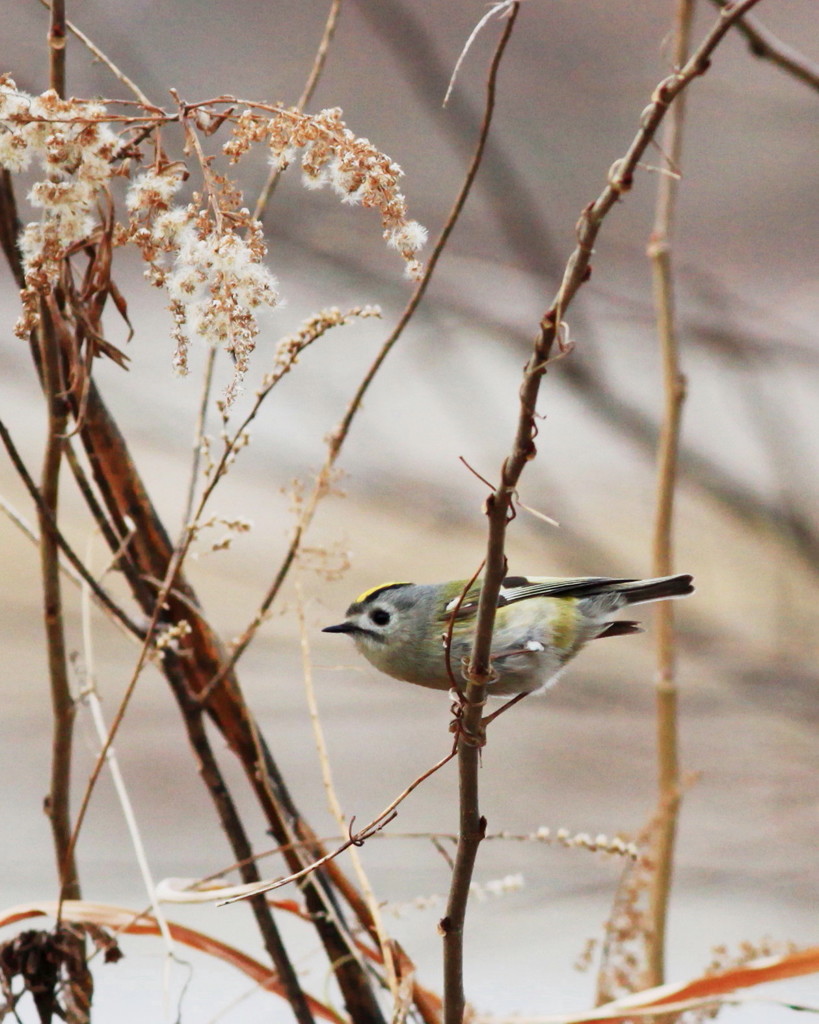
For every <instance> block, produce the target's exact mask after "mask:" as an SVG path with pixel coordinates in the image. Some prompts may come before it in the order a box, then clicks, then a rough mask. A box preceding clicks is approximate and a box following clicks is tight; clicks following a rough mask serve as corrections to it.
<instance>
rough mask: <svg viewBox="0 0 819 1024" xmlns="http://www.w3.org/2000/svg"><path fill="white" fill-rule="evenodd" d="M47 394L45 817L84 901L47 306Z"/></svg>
mask: <svg viewBox="0 0 819 1024" xmlns="http://www.w3.org/2000/svg"><path fill="white" fill-rule="evenodd" d="M38 342H39V350H40V363H41V366H42V374H43V390H44V392H45V398H46V408H47V414H48V432H47V436H46V443H45V453H44V455H43V469H42V478H41V483H40V493H41V495H42V505H41V506H38V516H39V520H40V562H41V571H42V580H43V609H44V621H45V632H46V649H47V656H48V674H49V680H50V685H51V704H52V710H53V714H54V721H53V732H52V751H51V783H50V788H49V793H48V797H47V799H46V813H47V814H48V816H49V819H50V821H51V831H52V834H53V837H54V850H55V853H56V857H57V864H58V868H59V876H60V893H61V899H71V900H78V899H80V898H81V897H80V886H79V880H78V877H77V865H76V862H75V859H74V852H73V847H72V843H71V820H70V813H69V797H70V789H71V747H72V738H73V732H74V712H75V708H74V701H73V699H72V696H71V690H70V687H69V684H68V661H67V658H66V648H65V631H64V623H63V609H62V591H61V585H60V563H59V545H58V541H57V535H56V532H55V530H54V528H53V526H52V524H54V523H56V522H57V521H58V520H57V509H58V504H59V481H60V464H61V462H62V455H63V444H64V438H65V431H66V424H67V421H68V408H67V405H66V401H65V399H64V397H63V393H64V387H63V381H62V366H61V360H60V351H59V347H58V343H57V338H56V337H55V334H54V331H53V323H52V320H51V317H50V316H49V314H48V310H47V309H46V307H45V304H43V307H42V311H41V321H40V326H39V328H38Z"/></svg>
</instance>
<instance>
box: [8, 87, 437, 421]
mask: <svg viewBox="0 0 819 1024" xmlns="http://www.w3.org/2000/svg"><path fill="white" fill-rule="evenodd" d="M225 102H226V101H225V100H224V99H222V100H219V101H214V104H216V105H218V104H219V103H225ZM259 109H262V110H264V111H265V113H264V115H261V114H259V113H258V110H259ZM271 114H272V116H271ZM226 120H228V121H230V122H231V123H232V124H233V135H232V137H231V139H230V140H229V141H228V142H227V143H226V144H225V145H224V147H223V150H224V153H225V154H226V155H227V156H228V157H229V159H230V161H231V162H232V163H236V162H237V161H238V160H239V159H240V157H241V156H242V155H243V154H244V153H245V152H246V151H247V150H248V149H249V148H250V146H251V145H252V144H253V143H255V142H261V141H264V142H265V143H266V145H267V146H268V147H269V150H270V153H271V160H272V161H273V162H274V163H275V164H276V165H277V166H285V165H286V164H288V163H289V162H290V161H291V160H292V157H293V154H294V153H296V152H297V151H298V150H301V152H302V169H303V177H304V181H305V184H307V185H309V186H310V187H319V186H321V185H324V184H330V185H331V186H332V187H333V189H334V190H335V191H336V192H337V193H338V194H339V195H341V197H342V199H343V200H344V201H345V202H354V203H360V204H362V205H364V206H370V207H375V208H376V209H378V210H379V211H380V213H381V217H382V223H383V228H384V237H385V238H386V240H387V242H388V244H389V245H391V246H392V247H393V248H395V249H397V250H398V251H399V253H400V254H401V255H402V257H403V258H404V259H405V260H406V261H407V266H408V270H409V272H410V275H411V276H418V274H419V272H420V264H419V263H418V260H417V252H418V250H419V249H420V247H421V246H422V245H423V244H424V241H425V239H426V232H425V231H424V229H423V228H422V227H421V226H420V225H419V224H417V223H416V222H414V221H410V220H408V219H407V211H406V200H405V199H404V196H403V195H402V194H401V192H400V191H399V189H398V181H399V179H400V177H401V175H402V171H401V169H400V168H399V167H398V165H397V164H395V163H394V162H393V161H391V160H390V159H389V157H387V156H385V155H384V154H383V153H380V152H379V151H378V150H376V149H375V147H374V146H372V144H371V143H369V142H368V141H367V140H366V139H360V138H356V136H355V135H354V134H353V133H352V132H351V131H350V130H349V129H348V128H346V127H345V125H344V123H343V121H342V120H341V111H340V110H337V109H333V110H326V111H322V112H321V113H319V114H317V115H315V116H308V115H305V114H300V113H298V112H296V111H293V110H282V109H280V108H275V107H261V106H256V107H254V108H253V109H251V108H249V107H245V109H243V110H242V111H241V112H240V113H238V114H236V113H234V108H233V107H232V106H231V107H228V109H227V111H225V112H222V113H218V112H217V111H216V110H212V109H210V106H208V105H204V106H203V105H202V104H199V105H197V106H196V107H189V106H186V105H183V104H181V103H180V105H179V112H178V113H177V114H165V113H164V112H161V111H157V110H156V109H155V108H152V109H150V110H149V111H148V112H147V115H145V114H140V115H138V116H124V115H115V114H112V113H110V112H109V111H108V109H107V107H106V106H105V104H104V103H101V102H96V101H94V102H92V101H86V100H78V99H67V100H63V99H60V98H59V97H58V96H57V95H56V93H54V92H53V91H49V92H46V93H43V94H42V95H41V96H29V95H27V94H26V93H23V92H21V91H20V90H18V89H17V87H16V85H15V83H14V82H13V80H12V79H11V78H10V77H9V76H8V75H5V76H2V77H0V166H2V167H5V168H6V169H7V170H9V171H10V172H12V173H20V172H22V171H26V170H28V169H29V168H31V166H32V164H39V167H40V169H41V170H42V172H43V177H42V180H39V181H37V182H36V183H35V184H34V185H33V187H32V188H31V190H30V192H29V194H28V199H29V202H30V204H31V206H32V207H33V208H34V210H36V211H39V217H38V219H36V220H32V221H31V222H30V223H29V224H27V225H26V227H25V228H24V229H23V231H22V232H21V235H20V240H19V245H20V249H21V252H22V254H23V259H24V269H25V288H24V289H23V293H22V299H23V315H22V316H21V318H20V320H19V321H18V324H17V333H18V335H19V336H20V337H27V336H28V335H29V334H30V332H31V331H32V330H33V329H34V328H35V327H36V326H37V323H38V317H39V303H40V300H41V299H47V298H48V297H49V296H50V295H51V294H52V293H53V291H54V289H55V288H56V287H57V285H58V283H59V282H60V279H61V275H63V274H68V273H70V269H69V268H70V264H69V261H68V259H67V258H68V257H70V256H71V255H72V254H73V253H76V252H77V251H79V250H80V249H82V248H87V249H88V250H89V253H90V251H91V250H93V248H94V247H95V246H98V245H99V244H101V242H102V241H103V239H104V240H105V241H106V242H107V244H108V245H109V246H111V247H113V246H117V245H119V246H121V245H126V244H133V245H135V246H137V248H138V249H139V250H140V252H141V254H142V257H143V259H144V260H145V262H146V264H147V269H146V276H147V277H148V279H149V280H150V281H151V282H152V283H153V284H154V285H156V286H157V287H162V288H164V289H166V291H167V293H168V297H169V304H170V310H171V314H172V317H173V322H174V326H173V329H172V336H173V338H174V340H175V342H176V351H175V356H174V365H175V367H176V369H177V371H178V372H179V373H186V372H187V367H188V349H189V346H190V344H191V342H192V341H193V340H194V339H195V338H202V339H204V340H205V341H206V342H207V343H208V344H210V345H213V346H219V347H221V348H224V349H226V350H227V351H228V352H229V353H230V355H231V356H232V358H233V363H234V376H233V381H232V382H231V384H230V385H229V387H228V389H227V392H226V394H225V403H226V404H227V405H229V404H230V403H231V401H232V400H233V398H234V396H235V394H236V393H237V390H238V387H239V385H240V383H241V380H242V378H243V376H244V374H245V372H246V371H247V369H248V365H249V358H250V355H251V353H252V352H253V349H254V347H255V339H256V336H257V335H258V333H259V321H258V317H259V314H260V313H261V312H262V311H263V310H264V309H265V308H267V309H270V308H272V307H274V306H275V305H276V304H277V301H278V296H277V292H276V279H275V277H274V276H273V274H272V273H271V272H270V270H269V269H268V268H267V266H266V265H265V263H264V259H265V257H266V255H267V247H266V245H265V243H264V239H263V233H262V225H261V223H260V222H259V221H258V220H256V219H255V218H254V217H253V216H252V215H251V214H250V212H249V211H248V209H247V208H246V207H245V206H244V205H243V197H242V194H241V192H240V191H239V189H238V188H237V187H236V185H235V184H234V183H233V182H232V181H231V180H230V179H228V178H226V177H224V176H222V175H219V174H218V173H216V172H215V171H214V169H213V167H212V161H213V158H212V157H210V156H206V155H205V154H204V152H203V150H202V145H201V139H200V135H209V134H212V132H214V131H216V130H218V128H219V127H220V126H221V124H222V123H223V122H224V121H226ZM171 122H179V123H181V125H182V127H183V130H184V134H185V149H186V152H187V153H189V154H193V156H194V158H195V159H196V160H197V162H198V173H199V175H200V176H201V179H202V183H203V184H202V188H201V191H196V192H194V193H193V194H192V196H191V197H190V200H189V202H187V204H185V205H182V204H177V205H174V204H175V201H176V196H177V193H178V192H179V191H180V189H181V188H182V186H183V184H184V182H185V181H186V180H187V178H188V177H189V173H190V171H189V169H188V167H187V166H186V164H184V163H181V162H170V161H169V160H168V159H167V158H166V157H165V155H164V150H163V147H162V144H161V139H160V129H161V128H163V127H165V126H167V125H168V124H169V123H171ZM112 125H118V126H120V131H121V135H120V134H117V133H116V132H115V131H114V130H113V128H112ZM137 132H139V133H141V135H142V136H144V137H148V138H150V139H151V141H152V143H153V146H154V159H153V162H152V165H151V166H150V167H148V168H147V169H145V170H144V171H142V172H141V173H139V174H137V175H136V176H135V177H134V178H133V180H132V181H131V182H130V184H129V186H128V189H127V194H126V200H125V204H126V207H127V210H128V221H127V224H118V223H116V222H115V221H114V218H113V208H114V204H113V199H112V196H111V190H110V184H111V179H112V178H113V177H114V176H115V175H118V176H127V175H128V174H129V173H130V170H131V166H132V165H133V164H134V163H135V162H136V160H138V159H141V158H142V154H141V152H140V151H139V149H137V148H136V146H135V143H134V141H133V139H134V133H137ZM359 315H362V314H359ZM363 315H367V314H363ZM327 326H330V325H327ZM298 347H299V343H296V348H297V349H298ZM102 350H104V348H103V349H102ZM295 355H297V353H295V352H290V351H288V352H278V353H277V357H276V360H277V361H276V366H277V370H283V369H284V364H286V363H287V362H288V360H289V359H292V358H293V357H294V356H295ZM284 372H286V370H285V371H284Z"/></svg>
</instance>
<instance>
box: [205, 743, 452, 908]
mask: <svg viewBox="0 0 819 1024" xmlns="http://www.w3.org/2000/svg"><path fill="white" fill-rule="evenodd" d="M455 754H456V751H455V750H454V749H453V750H450V752H449V753H448V754H446V755H445V756H444V757H442V758H441V760H440V761H436V762H435V764H434V765H433V766H432V767H431V768H428V769H427V770H426V771H425V772H422V773H421V774H420V775H419V776H418V778H417V779H414V780H413V781H412V782H411V783H410V784H409V785H408V786H407V788H406V789H404V790H402V791H401V792H400V793H399V794H398V796H397V797H396V798H395V799H394V800H392V801H391V802H390V803H389V804H387V806H386V807H385V808H384V810H383V811H381V813H380V814H377V815H376V816H375V817H374V818H373V819H372V821H371V822H370V823H369V824H368V825H365V826H364V828H360V829H359V830H358V831H357V832H355V833H351V834H350V835H349V837H348V839H347V840H346V841H345V842H343V843H342V844H341V845H340V846H338V847H336V849H335V850H332V851H331V852H330V853H328V854H326V855H325V856H323V857H321V858H320V859H319V860H317V861H314V862H313V863H312V864H308V865H307V867H305V868H303V869H302V870H301V871H296V872H294V873H293V874H292V875H288V876H287V877H286V878H277V879H276V880H275V881H273V882H265V883H263V884H262V885H261V886H257V887H254V888H251V887H250V886H242V887H241V891H237V894H236V895H234V896H231V897H230V898H229V899H226V900H224V901H223V902H225V903H235V902H236V900H243V899H247V897H248V896H252V895H255V894H256V893H260V892H270V891H271V890H272V889H280V888H281V887H282V886H283V885H288V884H289V883H290V882H295V881H298V879H300V878H303V877H304V876H305V875H308V874H311V873H312V872H313V871H315V870H316V869H317V868H320V867H322V866H323V865H324V864H326V863H327V862H328V861H330V860H333V859H334V858H335V857H337V856H338V855H339V854H340V853H343V852H344V851H345V850H347V849H349V847H351V846H360V845H361V844H362V843H363V842H364V841H365V840H367V839H369V838H371V837H372V836H374V835H377V834H378V832H380V830H381V829H382V828H384V826H385V825H388V824H389V823H390V822H391V821H392V820H393V818H394V817H395V815H396V810H395V809H396V807H398V805H399V804H401V803H403V801H404V800H406V799H407V797H408V796H409V795H410V793H412V792H413V791H414V790H416V789H417V788H418V787H419V786H420V785H421V783H422V782H426V780H427V779H428V778H429V777H430V776H431V775H434V774H435V773H436V772H437V771H438V770H439V769H440V768H443V767H444V765H445V764H449V762H450V761H451V760H452V759H453V757H455Z"/></svg>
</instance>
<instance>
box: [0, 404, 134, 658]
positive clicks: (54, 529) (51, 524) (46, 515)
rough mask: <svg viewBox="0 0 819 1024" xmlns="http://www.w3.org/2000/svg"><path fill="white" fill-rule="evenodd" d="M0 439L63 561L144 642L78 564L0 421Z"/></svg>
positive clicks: (111, 613) (131, 624)
mask: <svg viewBox="0 0 819 1024" xmlns="http://www.w3.org/2000/svg"><path fill="white" fill-rule="evenodd" d="M0 438H2V440H3V444H4V445H5V447H6V451H7V452H8V454H9V458H10V459H11V461H12V463H13V465H14V468H15V469H16V470H17V473H18V475H19V477H20V479H21V480H22V481H23V483H24V484H25V487H26V490H27V491H28V493H29V494H30V495H31V498H32V500H33V501H34V504H35V505H36V506H37V511H38V514H39V516H40V522H41V524H42V523H43V521H45V522H46V524H47V529H48V531H49V532H50V533H51V534H53V536H54V539H55V541H56V543H57V545H58V546H59V548H60V550H61V551H62V552H63V554H64V555H65V557H66V558H67V559H68V562H69V563H70V564H71V566H72V568H73V569H74V570H75V571H76V572H77V574H78V576H79V577H80V578H81V579H82V580H83V581H84V582H85V583H86V584H87V586H88V587H89V588H90V590H91V592H92V594H93V595H94V598H95V600H96V601H97V603H98V604H99V605H100V607H101V608H103V609H104V610H105V611H107V612H108V613H109V614H110V615H111V616H112V617H113V618H115V619H116V620H117V621H118V622H120V623H121V624H122V625H123V626H124V627H125V628H126V629H127V630H128V632H129V633H131V634H132V635H133V636H135V637H137V639H139V640H142V639H144V637H145V630H144V629H143V628H142V626H140V625H139V624H138V623H136V622H135V621H134V620H133V619H132V618H131V617H130V616H129V615H128V613H127V612H126V611H125V609H124V608H122V607H120V605H118V604H117V602H116V601H115V600H114V599H113V598H112V597H111V595H110V594H109V593H108V592H107V591H106V590H104V589H103V587H101V586H100V584H99V583H98V582H97V581H96V580H95V579H94V577H93V576H92V575H91V573H90V572H89V571H88V569H87V568H86V566H85V565H84V563H83V562H82V561H81V560H80V558H79V556H78V555H77V553H76V552H75V551H74V549H73V548H72V547H71V545H70V544H69V543H68V541H67V540H66V539H65V537H64V536H63V534H62V532H61V531H60V529H59V527H58V526H57V523H56V521H55V519H54V515H53V511H52V509H50V508H49V507H48V505H47V504H46V502H45V500H44V498H43V495H42V494H41V493H40V489H39V488H38V487H37V484H36V483H35V482H34V480H33V479H32V477H31V474H30V473H29V471H28V469H26V465H25V463H24V462H23V460H22V458H21V456H20V453H19V452H18V450H17V447H16V445H15V444H14V441H13V440H12V437H11V434H10V433H9V431H8V428H7V427H6V425H5V423H3V421H2V420H0ZM66 447H67V446H66Z"/></svg>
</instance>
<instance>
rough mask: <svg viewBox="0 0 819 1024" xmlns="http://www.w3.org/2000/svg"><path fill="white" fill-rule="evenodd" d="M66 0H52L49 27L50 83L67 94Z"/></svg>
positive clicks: (58, 90) (55, 88)
mask: <svg viewBox="0 0 819 1024" xmlns="http://www.w3.org/2000/svg"><path fill="white" fill-rule="evenodd" d="M65 27H66V24H65V0H52V3H51V24H50V25H49V28H48V53H49V85H50V86H51V88H52V89H53V90H54V92H56V93H57V95H58V96H65V38H66V36H65Z"/></svg>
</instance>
